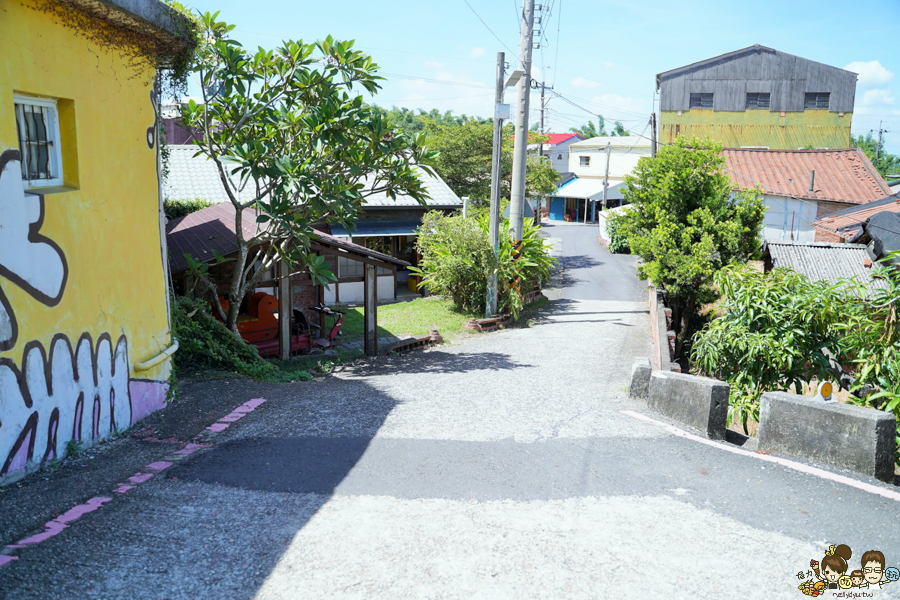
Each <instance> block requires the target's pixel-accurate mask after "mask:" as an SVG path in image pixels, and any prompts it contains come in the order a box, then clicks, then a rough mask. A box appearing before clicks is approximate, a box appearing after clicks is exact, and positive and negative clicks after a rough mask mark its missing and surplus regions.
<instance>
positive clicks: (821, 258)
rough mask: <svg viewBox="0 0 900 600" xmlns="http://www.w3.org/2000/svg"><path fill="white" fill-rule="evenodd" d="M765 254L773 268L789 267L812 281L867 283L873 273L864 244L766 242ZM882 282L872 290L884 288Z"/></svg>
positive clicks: (869, 257) (877, 282) (874, 283)
mask: <svg viewBox="0 0 900 600" xmlns="http://www.w3.org/2000/svg"><path fill="white" fill-rule="evenodd" d="M766 252H767V253H768V254H769V256H770V257H771V258H772V267H773V268H779V267H786V268H789V269H793V270H794V271H796V272H798V273H801V274H803V275H805V276H806V277H807V278H808V279H809V280H810V281H827V282H828V283H837V282H838V281H839V280H840V279H850V278H852V277H858V278H859V279H858V280H859V281H866V280H868V278H869V275H870V274H871V272H872V270H871V269H870V268H866V264H865V263H866V260H870V259H871V256H869V253H868V251H867V250H866V247H865V246H864V245H862V244H828V243H824V242H767V245H766ZM884 285H885V283H884V282H883V281H876V282H872V283H871V285H870V287H884Z"/></svg>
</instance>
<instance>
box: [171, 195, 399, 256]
mask: <svg viewBox="0 0 900 600" xmlns="http://www.w3.org/2000/svg"><path fill="white" fill-rule="evenodd" d="M258 214H259V213H258V211H257V210H256V209H253V208H245V209H244V211H243V213H242V219H241V229H242V231H243V234H244V240H245V241H246V240H250V239H252V238H253V237H254V236H255V235H257V233H258V232H259V231H260V227H261V225H258V224H257V223H256V217H257V215H258ZM234 215H235V208H234V205H233V204H231V203H230V202H223V203H221V204H214V205H212V206H210V207H208V208H204V209H203V210H198V211H197V212H195V213H191V214H189V215H187V216H184V217H181V218H179V219H174V220H172V221H169V223H168V224H167V225H166V242H167V244H168V246H169V266H170V269H171V271H172V273H180V272H182V271H185V270H187V268H188V264H187V259H186V258H185V255H186V254H190V255H191V256H193V257H194V259H195V260H197V262H200V263H204V262H209V261H212V260H215V253H216V252H218V253H219V254H220V255H222V256H227V255H229V254H232V253H234V252H237V251H238V244H237V239H236V236H235V232H234V221H235V219H234ZM313 233H314V238H313V239H314V241H316V242H318V243H319V244H320V245H324V246H331V247H334V248H340V249H341V250H346V251H347V252H349V253H351V254H356V255H359V256H363V257H368V258H374V259H376V260H380V261H382V262H387V263H392V264H396V265H399V266H406V265H408V264H409V263H407V262H405V261H403V260H400V259H398V258H394V257H393V256H389V255H387V254H383V253H381V252H377V251H375V250H371V249H369V248H366V247H365V246H360V245H359V244H354V243H352V242H346V241H344V240H339V239H337V238H335V237H334V236H331V235H329V234H327V233H325V232H323V231H319V230H317V229H313Z"/></svg>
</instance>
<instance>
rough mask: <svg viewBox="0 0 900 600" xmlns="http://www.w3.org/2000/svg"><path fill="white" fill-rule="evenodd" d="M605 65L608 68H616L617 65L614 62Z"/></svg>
mask: <svg viewBox="0 0 900 600" xmlns="http://www.w3.org/2000/svg"><path fill="white" fill-rule="evenodd" d="M605 65H606V66H607V67H614V66H616V63H614V62H608V63H605Z"/></svg>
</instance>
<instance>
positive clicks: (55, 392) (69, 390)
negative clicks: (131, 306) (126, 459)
mask: <svg viewBox="0 0 900 600" xmlns="http://www.w3.org/2000/svg"><path fill="white" fill-rule="evenodd" d="M19 160H20V159H19V152H18V151H16V150H7V151H5V152H3V153H2V154H0V276H2V277H3V278H5V280H8V281H10V282H12V283H13V284H14V285H16V286H18V287H20V288H21V289H23V290H24V291H26V292H27V293H28V294H29V295H30V296H31V297H32V298H34V299H35V300H37V301H38V302H40V303H42V304H44V305H46V306H48V307H52V306H56V305H57V304H58V303H59V302H60V300H61V299H62V296H63V292H64V291H65V289H66V281H67V279H68V265H67V263H66V258H65V255H64V254H63V251H62V249H61V248H60V247H59V246H58V245H57V244H56V243H54V242H53V241H52V240H50V239H49V238H47V237H45V236H43V235H41V234H40V233H39V232H40V228H41V225H42V224H43V220H44V198H43V196H35V195H31V194H26V193H24V191H23V189H24V188H23V185H22V174H21V165H20V162H19ZM2 282H3V280H2V279H0V283H2ZM17 338H18V321H17V319H16V314H15V311H14V310H13V307H12V306H11V304H10V302H9V300H8V299H7V297H6V295H5V294H4V293H3V289H2V288H0V352H3V351H9V350H11V349H13V348H14V347H15V346H16V342H17ZM23 348H24V349H23V351H22V362H21V363H20V365H21V368H20V367H19V366H17V365H16V363H15V362H14V361H13V359H12V358H0V481H2V480H3V478H4V477H5V476H7V475H9V474H11V473H14V472H17V471H25V470H26V469H27V468H28V466H29V464H31V465H36V464H40V463H43V462H45V461H48V460H51V459H53V458H61V457H63V456H64V455H65V452H66V445H67V443H68V442H69V440H76V441H78V442H81V443H82V444H84V445H86V446H88V445H91V444H93V443H95V442H96V441H97V440H99V439H102V438H104V437H107V436H108V435H110V434H111V433H113V432H116V431H122V430H124V429H127V428H128V427H130V426H131V424H132V422H133V419H140V418H143V417H144V416H146V415H147V414H149V413H150V412H152V411H153V410H157V409H159V408H161V407H162V405H163V404H164V402H165V393H166V389H167V387H168V386H167V385H166V383H165V382H161V381H140V380H130V378H129V376H130V375H129V372H130V365H129V362H128V341H127V339H126V338H125V336H124V335H123V336H121V337H119V339H118V340H116V342H115V346H114V345H113V342H112V339H111V338H110V336H109V335H108V334H103V335H101V336H100V337H99V338H98V339H97V340H96V343H95V342H94V341H93V340H92V338H91V336H90V335H88V334H83V335H82V336H81V338H80V339H79V340H78V341H77V344H76V345H75V346H74V348H73V345H72V343H71V342H70V341H69V338H68V337H66V336H65V335H62V334H58V335H56V336H54V337H53V339H52V341H51V342H50V344H49V353H48V352H47V350H46V349H45V347H44V346H43V344H41V342H39V341H30V342H28V343H26V344H24V347H23Z"/></svg>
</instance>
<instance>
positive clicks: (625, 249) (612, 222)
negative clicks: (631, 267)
mask: <svg viewBox="0 0 900 600" xmlns="http://www.w3.org/2000/svg"><path fill="white" fill-rule="evenodd" d="M627 219H628V214H627V213H626V212H625V211H618V210H617V211H613V212H610V213H609V216H608V217H606V233H607V235H609V251H610V252H612V253H613V254H631V247H630V246H629V245H628V235H627V234H626V232H625V231H624V229H623V227H622V226H623V225H624V221H625V220H627Z"/></svg>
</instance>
